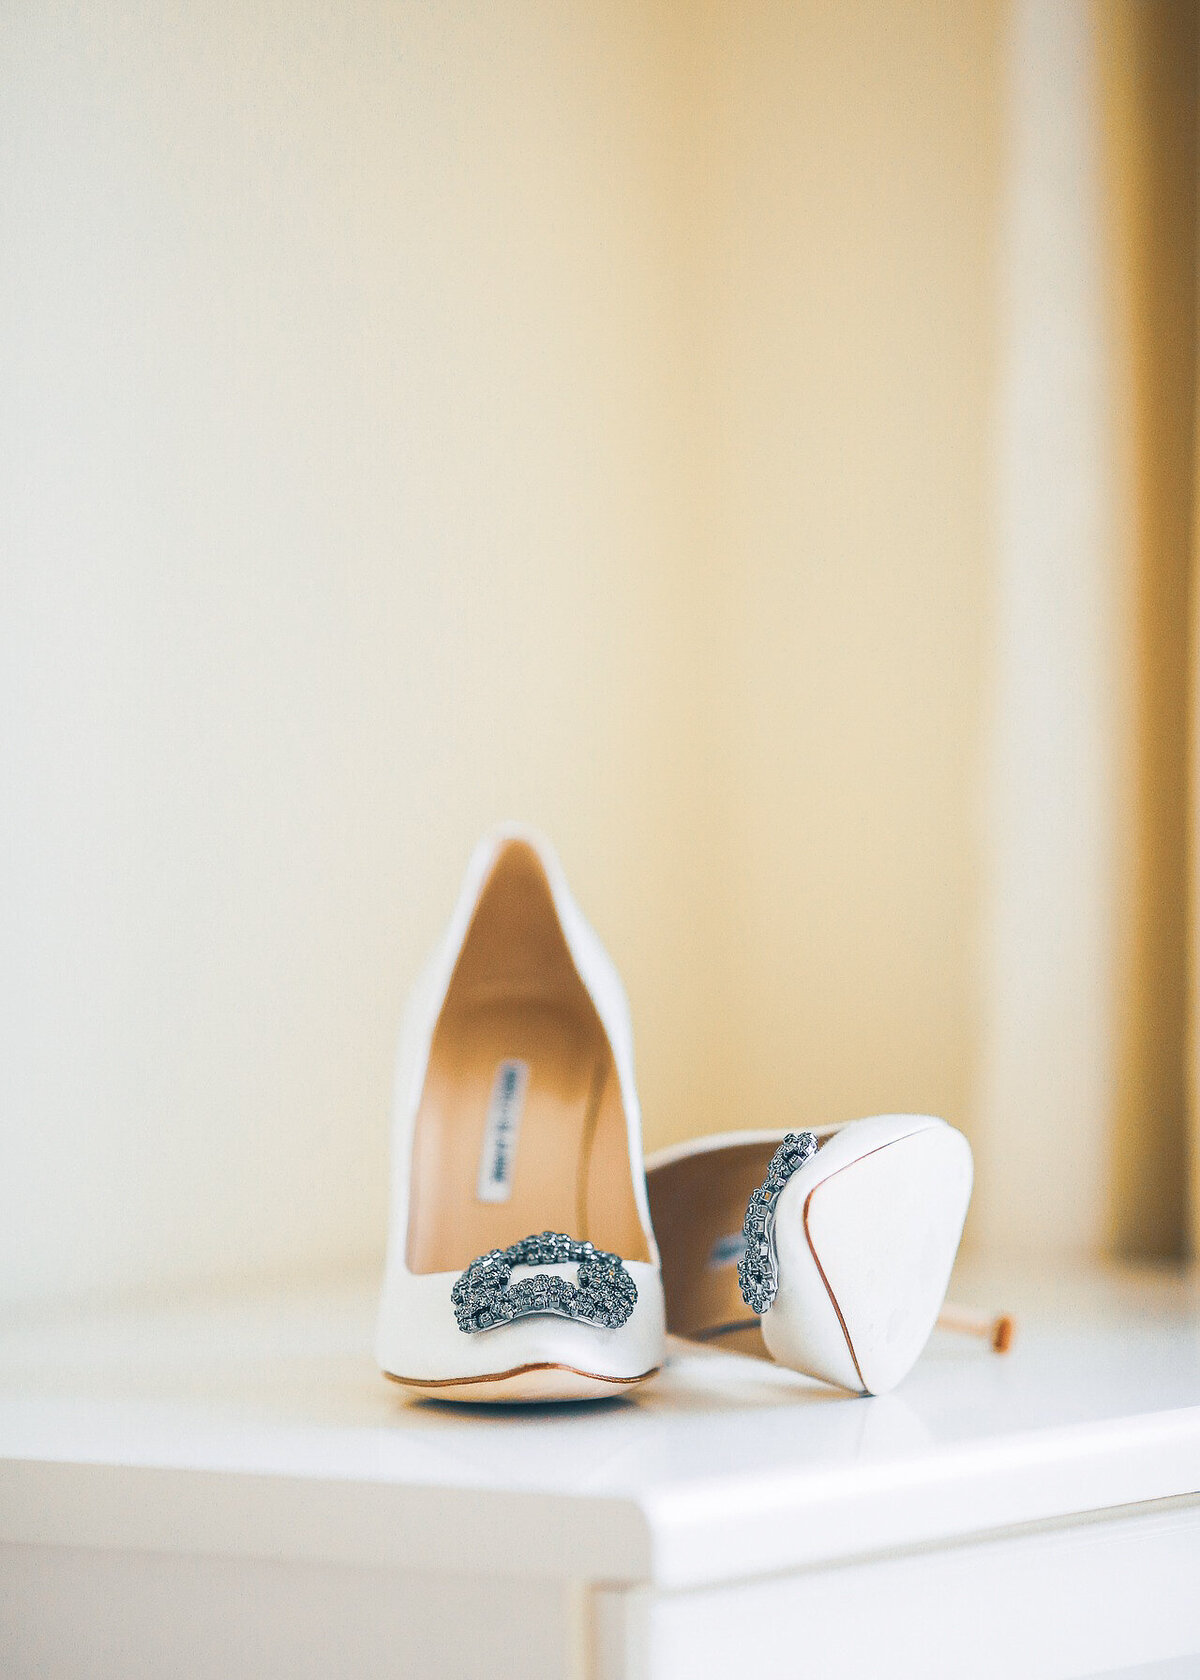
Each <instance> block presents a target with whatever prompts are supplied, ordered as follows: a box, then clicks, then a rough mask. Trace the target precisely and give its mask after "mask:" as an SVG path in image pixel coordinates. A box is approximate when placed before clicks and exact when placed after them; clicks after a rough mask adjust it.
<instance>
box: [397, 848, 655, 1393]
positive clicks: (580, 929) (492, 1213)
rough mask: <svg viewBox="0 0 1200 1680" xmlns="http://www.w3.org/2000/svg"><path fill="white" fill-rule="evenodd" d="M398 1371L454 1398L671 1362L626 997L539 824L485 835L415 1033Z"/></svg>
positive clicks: (405, 1064)
mask: <svg viewBox="0 0 1200 1680" xmlns="http://www.w3.org/2000/svg"><path fill="white" fill-rule="evenodd" d="M391 1194H392V1205H391V1228H390V1238H389V1247H388V1259H387V1271H386V1276H385V1279H384V1285H383V1299H382V1303H381V1307H380V1314H379V1330H378V1337H377V1342H376V1352H377V1355H378V1359H379V1363H380V1365H381V1366H382V1368H383V1371H384V1373H385V1375H387V1376H389V1377H392V1378H394V1379H395V1380H396V1381H397V1382H400V1383H404V1384H406V1385H408V1386H409V1387H410V1388H411V1389H413V1390H415V1391H417V1392H419V1393H422V1394H427V1395H436V1396H438V1397H440V1398H442V1399H448V1400H485V1401H513V1400H574V1399H589V1398H596V1397H599V1396H603V1395H612V1394H616V1393H619V1392H622V1391H625V1390H627V1389H628V1388H629V1387H631V1386H632V1385H634V1384H636V1383H638V1382H640V1381H641V1380H642V1379H643V1378H645V1377H648V1376H650V1375H651V1374H652V1373H653V1372H654V1370H655V1369H656V1368H657V1367H658V1366H659V1365H661V1363H662V1359H663V1338H664V1309H663V1293H662V1276H661V1272H660V1268H659V1257H658V1250H657V1248H656V1246H655V1242H654V1234H653V1231H652V1228H651V1224H650V1212H649V1207H648V1205H647V1200H646V1186H645V1178H644V1166H643V1160H642V1141H641V1118H640V1113H639V1108H638V1099H637V1092H636V1089H635V1087H634V1077H633V1035H632V1030H631V1026H630V1018H629V1007H628V1004H627V1002H626V999H625V993H624V990H623V988H622V986H621V982H620V979H619V978H618V976H617V973H616V970H615V969H614V967H613V965H612V963H611V961H610V960H609V958H608V956H607V954H606V953H605V951H604V949H603V947H602V946H601V944H600V942H599V940H598V939H597V937H596V935H595V934H594V933H593V932H592V929H591V928H590V927H589V926H588V924H587V922H586V921H585V920H584V918H583V916H582V914H581V912H580V911H579V909H578V907H577V905H576V904H575V901H574V899H573V898H572V897H571V894H570V891H569V890H568V888H567V884H566V881H565V879H564V877H563V873H562V870H561V868H560V866H559V863H558V860H557V859H556V858H555V856H554V854H553V852H552V851H551V849H550V847H549V846H548V845H547V844H546V842H545V841H544V840H542V839H541V838H540V837H539V836H537V835H535V834H533V833H531V832H529V831H527V830H524V829H519V828H514V827H508V828H503V829H499V830H497V831H496V832H495V833H494V834H492V835H490V836H489V837H487V838H486V839H485V840H483V841H482V842H481V843H480V845H479V846H478V847H477V848H476V851H475V853H474V856H473V857H472V859H471V862H470V864H469V866H468V869H467V874H466V879H465V881H464V883H463V888H462V892H461V894H460V896H459V900H458V904H457V906H456V908H455V911H454V915H453V916H452V918H451V921H450V925H449V927H448V929H447V931H446V934H445V936H444V938H443V939H442V941H441V944H440V945H439V946H438V948H437V950H436V951H435V952H434V955H433V957H432V959H431V960H430V962H429V963H428V964H427V966H426V968H425V970H424V971H423V973H422V974H421V976H420V978H419V980H418V981H417V984H416V986H415V988H414V990H413V993H412V996H411V998H410V1000H409V1004H408V1009H407V1011H406V1014H405V1019H404V1025H403V1028H402V1031H401V1036H400V1050H399V1058H398V1065H397V1072H396V1095H395V1116H394V1133H393V1142H392V1191H391Z"/></svg>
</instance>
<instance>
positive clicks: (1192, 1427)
mask: <svg viewBox="0 0 1200 1680" xmlns="http://www.w3.org/2000/svg"><path fill="white" fill-rule="evenodd" d="M956 1292H957V1293H958V1294H959V1295H960V1296H962V1297H964V1298H966V1299H968V1300H972V1299H973V1300H975V1301H977V1302H978V1303H979V1304H980V1305H996V1306H1004V1307H1006V1308H1012V1309H1013V1310H1014V1311H1015V1312H1016V1314H1017V1317H1018V1330H1017V1338H1016V1343H1015V1346H1014V1348H1013V1351H1012V1352H1011V1353H1010V1354H1008V1355H1006V1356H1004V1357H998V1356H996V1355H994V1354H992V1353H991V1352H990V1351H989V1350H988V1349H987V1347H986V1345H985V1344H983V1343H982V1342H979V1343H976V1342H973V1341H970V1340H967V1339H963V1338H959V1337H952V1336H948V1335H944V1334H939V1335H938V1336H936V1337H935V1339H934V1342H933V1343H932V1344H931V1346H930V1348H929V1350H928V1351H927V1352H926V1354H925V1355H924V1357H923V1358H922V1360H921V1361H920V1363H919V1364H918V1366H917V1368H916V1370H915V1371H914V1372H913V1374H912V1375H911V1377H910V1378H909V1379H908V1381H907V1382H906V1383H905V1384H904V1385H903V1386H902V1387H901V1389H900V1390H899V1391H897V1392H896V1393H895V1394H892V1395H886V1396H882V1397H879V1398H875V1399H859V1398H852V1397H849V1396H845V1395H841V1394H838V1393H836V1392H835V1391H833V1390H831V1389H828V1388H824V1387H822V1386H821V1385H819V1384H817V1383H813V1382H809V1381H808V1380H806V1379H805V1378H802V1377H799V1376H797V1375H795V1374H794V1373H791V1372H787V1371H783V1370H781V1369H779V1368H777V1367H775V1366H773V1365H770V1364H768V1363H766V1362H763V1361H758V1360H751V1359H747V1358H744V1357H741V1356H739V1355H736V1354H730V1353H720V1352H717V1351H715V1350H712V1349H704V1348H698V1347H694V1346H691V1345H689V1344H686V1343H675V1344H673V1346H672V1350H671V1358H670V1360H669V1362H668V1365H667V1367H666V1368H665V1369H664V1371H663V1372H662V1374H661V1375H660V1376H659V1377H658V1378H657V1379H655V1381H654V1382H653V1383H651V1384H648V1385H647V1386H646V1387H645V1388H644V1389H643V1390H642V1391H640V1392H639V1393H638V1394H636V1395H634V1396H631V1397H629V1398H626V1399H621V1400H614V1401H607V1402H603V1403H599V1404H580V1405H573V1406H566V1405H564V1406H555V1407H535V1408H517V1407H503V1408H483V1407H466V1406H448V1405H441V1404H437V1403H433V1402H417V1403H414V1402H412V1401H409V1400H408V1399H407V1398H406V1397H405V1395H404V1394H403V1392H402V1391H401V1390H399V1389H398V1388H396V1387H395V1386H394V1385H391V1384H388V1383H386V1382H384V1381H383V1379H382V1378H381V1377H380V1376H379V1374H378V1373H377V1371H376V1370H375V1368H374V1366H373V1363H372V1361H371V1358H370V1354H369V1347H370V1334H371V1318H372V1310H373V1301H372V1291H371V1285H370V1282H368V1281H364V1280H357V1281H353V1282H350V1283H347V1284H346V1285H344V1286H342V1287H338V1288H330V1289H326V1290H323V1291H316V1290H308V1291H291V1292H282V1293H277V1294H270V1295H260V1296H257V1297H253V1298H245V1299H237V1298H231V1299H227V1300H208V1301H203V1300H201V1301H195V1302H192V1303H190V1304H185V1305H175V1306H173V1307H172V1308H171V1309H170V1310H166V1309H163V1308H153V1307H149V1306H142V1307H140V1308H131V1309H129V1310H127V1311H125V1312H121V1313H111V1312H110V1313H105V1314H97V1313H91V1314H72V1313H66V1312H64V1313H61V1314H58V1315H55V1316H49V1315H47V1316H44V1317H43V1318H42V1320H41V1321H40V1322H30V1323H26V1324H24V1325H15V1326H11V1327H10V1328H9V1329H7V1330H6V1331H5V1332H4V1334H3V1335H2V1336H0V1652H6V1653H8V1657H7V1661H6V1662H5V1663H3V1664H0V1670H2V1672H3V1673H4V1674H5V1675H9V1674H13V1675H24V1674H30V1675H34V1674H36V1675H38V1676H47V1677H50V1680H56V1677H58V1676H60V1675H75V1674H79V1675H82V1674H87V1675H89V1676H93V1675H94V1676H100V1677H105V1680H106V1677H107V1676H108V1675H109V1674H112V1675H114V1676H115V1675H117V1674H121V1675H128V1674H136V1675H139V1676H140V1675H154V1674H157V1673H164V1674H165V1673H171V1674H175V1673H186V1674H187V1675H189V1676H191V1675H196V1676H199V1677H204V1680H207V1676H208V1675H210V1674H212V1675H213V1676H216V1675H218V1674H220V1675H223V1676H232V1677H233V1680H236V1677H237V1676H239V1675H240V1674H243V1673H245V1674H247V1675H250V1674H253V1675H254V1676H255V1677H256V1680H257V1677H271V1676H274V1675H275V1674H279V1675H284V1674H286V1675H288V1676H289V1680H304V1677H306V1676H308V1675H310V1674H311V1675H313V1676H314V1677H315V1676H317V1675H320V1676H340V1675H342V1674H343V1673H344V1674H346V1675H347V1676H351V1675H352V1676H354V1680H366V1677H368V1676H374V1675H376V1674H379V1675H409V1674H412V1675H420V1676H422V1677H430V1680H436V1677H437V1676H439V1675H442V1674H446V1675H455V1676H470V1675H474V1674H476V1673H478V1674H480V1675H481V1676H482V1675H488V1676H489V1677H491V1680H500V1677H503V1676H507V1675H508V1674H510V1673H511V1674H513V1675H520V1676H522V1677H523V1680H539V1677H540V1676H542V1675H547V1676H549V1675H555V1676H559V1675H564V1674H568V1675H574V1676H576V1677H579V1676H584V1675H587V1676H594V1677H603V1680H608V1677H617V1676H646V1677H654V1680H664V1677H667V1676H670V1677H674V1676H676V1675H678V1676H688V1677H689V1680H697V1677H702V1676H705V1675H709V1674H712V1675H722V1676H727V1675H728V1674H729V1672H730V1670H731V1669H736V1670H737V1671H738V1672H743V1671H745V1670H746V1669H747V1667H748V1666H750V1665H751V1664H755V1665H759V1664H761V1665H762V1666H763V1671H764V1673H773V1674H779V1673H783V1674H796V1675H809V1674H811V1675H815V1676H822V1675H826V1674H828V1675H830V1676H833V1675H836V1676H838V1680H856V1677H858V1676H860V1675H862V1676H871V1677H872V1680H885V1677H887V1676H891V1675H895V1676H897V1677H907V1676H909V1675H916V1674H918V1673H919V1674H920V1675H921V1676H922V1680H938V1677H939V1676H941V1675H943V1674H944V1675H946V1676H954V1677H955V1680H971V1677H974V1676H979V1677H980V1680H991V1677H992V1676H996V1677H997V1680H999V1677H1000V1676H1004V1677H1006V1680H1008V1677H1010V1676H1014V1675H1020V1676H1023V1677H1026V1680H1036V1677H1037V1676H1039V1675H1042V1676H1045V1677H1046V1680H1067V1677H1068V1676H1072V1677H1073V1676H1084V1675H1098V1674H1114V1675H1115V1674H1118V1673H1126V1674H1133V1673H1145V1674H1146V1675H1147V1676H1149V1675H1162V1676H1164V1677H1165V1676H1167V1675H1171V1676H1172V1677H1174V1676H1176V1675H1183V1674H1200V1497H1198V1496H1200V1292H1198V1291H1197V1288H1196V1285H1195V1283H1194V1281H1189V1280H1188V1279H1186V1278H1184V1277H1181V1276H1176V1275H1171V1274H1168V1273H1153V1272H1124V1273H1122V1272H1111V1273H1108V1274H1103V1275H1101V1274H1096V1275H1088V1276H1075V1275H1066V1276H1060V1277H1057V1278H1055V1279H1053V1280H1049V1279H1039V1278H1036V1277H1030V1276H1024V1277H1022V1276H1018V1275H1014V1274H1005V1273H1003V1272H1002V1271H999V1272H998V1271H995V1270H993V1271H991V1272H988V1273H984V1272H982V1271H980V1270H978V1269H976V1270H975V1271H974V1272H972V1271H971V1270H970V1269H964V1270H963V1272H962V1275H961V1277H960V1279H959V1280H958V1281H957V1282H956ZM1146 1665H1152V1666H1150V1667H1149V1668H1147V1667H1146ZM1164 1665H1165V1666H1164ZM1181 1665H1182V1666H1181Z"/></svg>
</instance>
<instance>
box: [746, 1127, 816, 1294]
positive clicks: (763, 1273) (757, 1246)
mask: <svg viewBox="0 0 1200 1680" xmlns="http://www.w3.org/2000/svg"><path fill="white" fill-rule="evenodd" d="M816 1153H817V1137H816V1133H815V1132H789V1133H788V1134H787V1136H786V1137H785V1138H784V1140H783V1142H782V1143H781V1144H780V1145H779V1148H778V1149H777V1150H776V1151H775V1153H774V1155H772V1157H771V1164H770V1166H769V1167H768V1168H767V1176H766V1179H765V1181H764V1182H763V1183H762V1184H761V1185H760V1186H759V1188H758V1189H757V1190H756V1191H755V1192H754V1194H753V1195H752V1196H751V1198H750V1201H749V1203H748V1204H747V1207H746V1219H745V1223H744V1224H743V1226H742V1234H743V1236H744V1237H745V1239H746V1253H745V1256H744V1258H743V1259H741V1260H739V1261H738V1283H739V1285H740V1286H741V1291H742V1299H743V1301H745V1303H746V1305H747V1306H748V1307H749V1308H750V1310H751V1311H752V1312H756V1313H757V1314H758V1315H759V1317H760V1318H761V1317H762V1315H763V1313H765V1312H767V1311H768V1310H769V1309H770V1306H771V1303H772V1301H774V1299H775V1295H776V1292H777V1291H778V1289H779V1256H778V1254H777V1253H776V1250H775V1213H776V1209H777V1208H778V1206H779V1192H780V1191H781V1190H782V1189H783V1187H784V1185H785V1184H786V1183H787V1181H788V1179H789V1178H791V1176H792V1174H793V1173H794V1172H798V1171H799V1169H800V1168H801V1167H802V1166H803V1165H804V1163H805V1162H806V1161H811V1160H812V1158H813V1156H814V1155H815V1154H816Z"/></svg>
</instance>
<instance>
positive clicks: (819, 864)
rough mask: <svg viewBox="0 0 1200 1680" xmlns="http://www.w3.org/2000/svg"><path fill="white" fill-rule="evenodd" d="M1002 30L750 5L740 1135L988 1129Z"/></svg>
mask: <svg viewBox="0 0 1200 1680" xmlns="http://www.w3.org/2000/svg"><path fill="white" fill-rule="evenodd" d="M1003 15H1004V14H1003V10H1002V8H1000V7H999V6H996V5H992V4H968V5H962V4H957V3H930V0H923V3H922V4H920V5H916V6H913V5H900V4H896V5H892V4H885V5H881V6H846V5H842V4H838V3H836V0H829V3H822V4H809V5H804V6H799V7H798V6H795V5H790V4H787V3H786V0H752V3H749V4H745V5H739V6H737V7H732V6H731V7H729V8H728V9H727V11H726V13H725V18H726V29H727V35H726V40H725V44H724V48H723V55H722V56H723V62H724V65H725V70H726V74H725V78H724V83H723V86H722V89H721V94H720V100H719V110H720V122H721V134H722V153H723V156H722V167H721V169H720V171H719V172H718V177H717V187H716V192H717V195H718V205H719V217H718V227H719V235H720V237H719V239H718V241H717V249H718V250H719V252H720V257H719V261H718V263H717V267H716V277H715V282H714V300H715V315H716V319H717V322H718V330H717V348H716V351H715V355H714V364H715V377H714V385H715V388H716V389H717V390H718V392H719V393H720V397H721V402H722V416H723V427H722V433H723V439H724V445H725V448H724V457H723V466H724V469H725V472H724V483H725V487H726V504H725V519H724V534H725V541H726V544H727V567H728V574H727V577H726V580H725V608H724V618H725V623H726V626H727V632H726V634H727V647H728V657H727V661H726V662H724V663H725V671H724V687H725V690H726V693H727V696H728V698H727V704H726V706H725V707H724V709H723V727H722V734H721V740H722V752H723V762H724V767H725V776H726V778H727V780H726V786H727V790H728V792H727V798H728V810H729V813H730V819H731V820H730V823H729V829H728V833H727V836H726V840H725V845H726V861H725V867H726V871H727V878H728V879H730V880H731V881H732V882H733V884H734V895H735V896H734V898H733V900H732V905H731V910H730V914H729V920H728V924H727V927H726V938H727V941H728V953H729V956H728V963H729V968H728V986H729V998H730V1006H731V1012H732V1014H733V1018H734V1020H735V1022H736V1030H735V1033H733V1034H731V1035H730V1037H729V1038H728V1039H727V1040H726V1041H725V1046H724V1048H725V1051H726V1058H725V1061H724V1064H723V1069H722V1073H723V1082H722V1090H723V1093H724V1100H725V1103H726V1105H727V1107H728V1109H729V1111H730V1113H731V1114H733V1115H736V1117H737V1120H738V1122H739V1123H740V1124H751V1125H776V1126H783V1125H786V1124H789V1123H791V1124H795V1123H796V1122H809V1121H814V1120H817V1119H821V1118H839V1119H840V1118H849V1117H851V1116H853V1115H856V1114H863V1113H871V1112H876V1111H880V1110H888V1109H900V1110H905V1109H917V1110H928V1111H932V1112H935V1113H941V1114H945V1115H947V1116H949V1117H950V1118H951V1119H953V1120H954V1121H955V1122H957V1123H958V1124H960V1125H964V1126H966V1128H967V1129H968V1130H971V1127H972V1096H973V1088H974V1078H975V1069H976V1061H977V1029H976V1011H977V990H978V987H977V945H978V921H979V910H980V905H979V879H978V854H979V826H980V825H979V807H980V785H979V769H980V751H981V722H982V711H981V708H982V702H983V698H984V693H985V685H986V673H985V670H984V662H985V659H986V655H987V639H986V628H987V614H988V609H989V592H990V585H991V552H990V544H991V533H990V529H989V517H990V496H991V467H990V447H991V437H990V425H991V397H992V388H993V377H994V359H995V354H996V346H995V332H994V310H995V261H994V259H995V249H996V237H997V211H998V206H999V194H1000V150H1001V132H1000V131H1001V121H1002V112H1001V109H1000V99H999V93H1000V85H1001V84H1000V77H1001V72H1002V65H1003V41H1002V34H1001V26H1002V20H1003Z"/></svg>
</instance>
